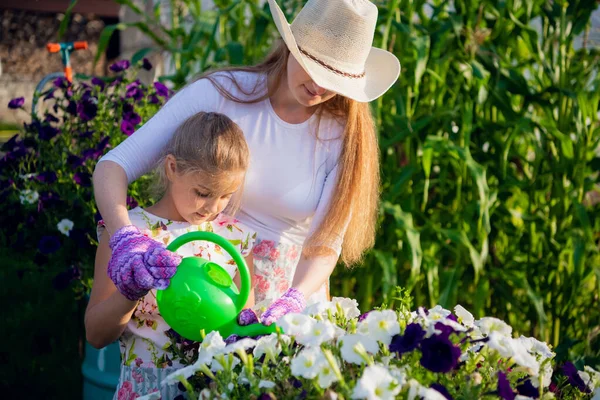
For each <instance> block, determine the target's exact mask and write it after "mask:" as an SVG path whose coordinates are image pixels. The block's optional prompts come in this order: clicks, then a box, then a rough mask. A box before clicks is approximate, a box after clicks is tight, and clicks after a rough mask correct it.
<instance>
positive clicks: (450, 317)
mask: <svg viewBox="0 0 600 400" xmlns="http://www.w3.org/2000/svg"><path fill="white" fill-rule="evenodd" d="M447 318H448V319H451V320H452V321H454V322H458V318H456V315H454V314H450V315H448V317H447Z"/></svg>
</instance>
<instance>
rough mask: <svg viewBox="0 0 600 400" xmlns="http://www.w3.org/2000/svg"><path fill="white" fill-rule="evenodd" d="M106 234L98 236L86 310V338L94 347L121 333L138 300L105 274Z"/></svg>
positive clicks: (114, 338) (109, 253) (107, 253)
mask: <svg viewBox="0 0 600 400" xmlns="http://www.w3.org/2000/svg"><path fill="white" fill-rule="evenodd" d="M127 219H129V218H127ZM108 236H109V235H108V234H107V233H106V232H105V233H104V234H103V235H101V236H100V243H99V244H98V250H97V251H96V264H95V267H94V285H93V287H92V293H91V295H90V301H89V303H88V306H87V309H86V310H85V331H86V339H87V341H88V342H89V343H90V344H91V345H92V346H94V347H95V348H97V349H100V348H102V347H104V346H106V345H108V344H110V343H112V342H114V341H115V340H117V339H118V338H119V336H121V334H122V333H123V330H124V329H125V326H126V325H127V322H129V320H130V319H131V315H132V314H133V312H134V310H135V308H136V306H137V303H138V302H137V301H131V300H128V299H127V298H125V297H124V296H123V295H122V294H121V293H119V292H118V291H117V288H116V287H115V285H114V284H113V283H112V281H111V280H110V279H109V277H108V275H107V268H108V261H109V260H110V256H111V252H110V248H109V247H108Z"/></svg>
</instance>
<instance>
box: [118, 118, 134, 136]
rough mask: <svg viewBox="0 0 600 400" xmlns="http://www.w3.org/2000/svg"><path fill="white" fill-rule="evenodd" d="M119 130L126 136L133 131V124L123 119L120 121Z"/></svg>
mask: <svg viewBox="0 0 600 400" xmlns="http://www.w3.org/2000/svg"><path fill="white" fill-rule="evenodd" d="M121 132H123V133H124V134H126V135H127V136H131V135H132V134H133V132H135V126H134V125H133V124H132V123H131V122H129V121H128V120H126V119H124V120H123V121H121Z"/></svg>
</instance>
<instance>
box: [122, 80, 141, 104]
mask: <svg viewBox="0 0 600 400" xmlns="http://www.w3.org/2000/svg"><path fill="white" fill-rule="evenodd" d="M125 89H126V91H125V97H126V98H128V99H134V100H135V101H140V100H141V99H143V98H144V90H143V89H142V88H141V87H140V84H139V82H138V81H135V82H131V83H130V84H129V85H127V86H126V88H125Z"/></svg>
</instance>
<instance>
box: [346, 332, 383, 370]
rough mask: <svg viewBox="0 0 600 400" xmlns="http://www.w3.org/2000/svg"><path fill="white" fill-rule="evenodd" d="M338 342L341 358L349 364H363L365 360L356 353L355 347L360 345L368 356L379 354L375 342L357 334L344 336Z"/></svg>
mask: <svg viewBox="0 0 600 400" xmlns="http://www.w3.org/2000/svg"><path fill="white" fill-rule="evenodd" d="M340 341H341V342H342V348H341V353H342V358H343V359H344V361H346V362H349V363H353V364H358V365H360V364H364V363H365V360H364V359H363V358H362V357H361V356H360V355H359V354H358V353H357V352H356V349H355V346H356V345H362V347H363V348H364V349H365V350H366V352H367V353H370V354H377V353H378V352H379V345H378V344H377V342H376V341H375V340H373V339H372V338H370V337H368V336H363V335H359V334H353V335H346V336H344V337H342V338H341V339H340Z"/></svg>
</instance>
